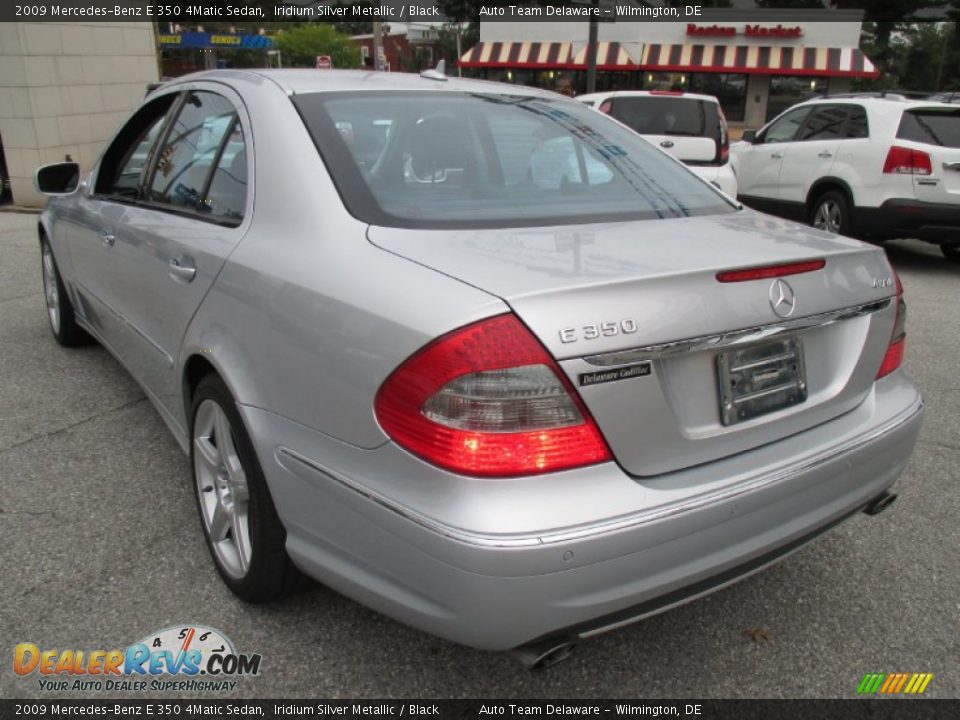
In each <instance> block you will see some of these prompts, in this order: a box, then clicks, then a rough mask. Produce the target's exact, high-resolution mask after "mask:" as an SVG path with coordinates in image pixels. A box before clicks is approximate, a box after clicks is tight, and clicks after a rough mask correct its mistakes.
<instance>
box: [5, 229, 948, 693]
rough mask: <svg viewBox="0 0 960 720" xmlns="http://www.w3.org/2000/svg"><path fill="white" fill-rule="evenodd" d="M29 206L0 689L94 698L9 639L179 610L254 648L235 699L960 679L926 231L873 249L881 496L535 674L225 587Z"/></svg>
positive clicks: (183, 492)
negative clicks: (906, 407) (250, 668)
mask: <svg viewBox="0 0 960 720" xmlns="http://www.w3.org/2000/svg"><path fill="white" fill-rule="evenodd" d="M36 222H37V218H36V216H35V215H24V214H13V213H0V408H2V412H0V488H2V492H0V548H2V550H0V578H2V580H0V637H2V638H3V643H2V647H0V652H2V653H3V654H4V655H5V657H3V658H0V661H2V662H0V668H2V670H0V697H4V698H27V697H54V696H58V697H86V696H90V697H96V695H93V694H90V693H62V694H57V693H50V692H44V691H41V690H40V689H39V687H38V683H37V675H36V674H33V675H31V676H29V677H25V678H21V677H18V676H17V675H15V674H14V673H13V671H12V659H13V658H12V655H13V648H14V645H16V644H17V643H23V642H33V643H36V644H37V645H38V646H40V647H41V648H43V649H45V648H50V649H67V648H72V649H84V650H88V649H89V650H95V649H102V650H109V649H114V648H124V647H126V646H127V645H129V644H131V643H133V642H137V641H138V640H140V639H142V638H144V637H145V636H147V635H149V634H151V633H154V632H155V631H158V630H160V629H163V628H167V627H170V626H174V625H181V624H184V625H187V624H200V625H205V626H209V627H213V628H217V629H219V630H221V631H223V633H224V634H225V635H226V636H227V637H229V638H230V639H231V640H232V641H233V642H234V644H235V646H236V647H237V649H238V650H239V651H241V652H245V653H260V654H261V655H262V656H263V663H262V666H261V669H260V674H259V675H258V676H256V677H251V678H246V679H243V680H241V681H240V682H239V683H238V685H237V688H236V689H235V690H234V691H233V693H232V695H234V696H238V697H260V698H281V697H290V698H307V697H311V698H312V697H317V698H327V697H329V698H360V697H371V698H375V697H376V698H379V697H411V698H412V697H422V698H428V697H431V698H432V697H439V698H444V697H491V698H493V697H500V698H510V699H520V698H544V699H551V698H561V697H568V698H570V697H614V698H616V697H646V698H678V697H690V698H720V697H742V698H751V697H837V698H853V697H856V688H857V685H858V684H859V683H860V680H861V679H862V678H863V676H864V674H865V673H868V672H881V673H888V672H889V673H892V672H908V673H913V672H918V673H919V672H928V673H933V674H934V678H933V680H932V681H931V683H930V685H929V686H928V688H927V691H926V695H927V696H930V697H941V698H942V697H960V674H958V672H957V667H958V662H960V622H958V618H960V523H958V517H960V492H958V490H960V485H958V481H960V470H958V466H960V313H958V312H957V308H958V307H960V266H958V265H951V264H950V263H948V262H946V261H945V260H944V259H943V258H942V256H941V255H940V253H939V251H938V250H937V249H936V248H934V247H932V246H929V245H925V244H922V243H918V242H913V241H898V242H895V243H891V244H890V245H889V246H888V248H887V249H888V253H889V255H890V258H891V260H892V262H893V264H894V266H895V267H896V268H897V270H898V272H899V273H900V276H901V278H902V280H903V285H904V288H905V291H906V298H907V303H908V308H909V310H908V313H909V314H908V317H909V321H908V325H907V338H908V349H907V361H906V370H907V372H908V373H909V374H910V375H911V376H912V378H913V379H914V381H915V382H916V384H917V385H918V387H919V388H920V390H921V391H922V392H923V394H924V396H925V399H926V402H927V415H926V420H925V424H924V427H923V432H922V435H921V439H920V443H919V445H918V447H917V450H916V453H915V454H914V456H913V460H912V462H911V463H910V466H909V468H908V470H907V472H906V474H905V475H904V476H903V477H902V478H901V480H900V481H899V484H898V485H897V487H896V488H895V490H896V492H898V493H899V495H900V498H899V500H898V501H897V502H896V503H895V504H894V505H893V507H892V508H891V509H890V510H888V511H887V512H885V513H883V514H881V515H879V516H877V517H875V518H869V517H867V516H864V515H857V516H855V517H854V518H853V519H852V520H850V521H849V522H847V523H844V524H843V525H841V526H840V527H839V528H837V529H835V530H833V531H832V532H830V533H828V534H827V535H826V536H824V537H822V538H821V539H820V540H818V541H817V542H815V543H814V544H812V545H810V546H808V547H806V548H804V549H803V550H801V551H800V552H799V553H797V554H795V555H793V556H792V557H790V558H788V559H787V560H785V561H784V562H782V563H780V564H779V565H777V566H775V567H774V568H772V569H770V570H767V571H765V572H763V573H760V574H758V575H755V576H753V577H751V578H749V579H747V580H745V581H743V582H741V583H739V584H736V585H734V586H732V587H730V588H727V589H724V590H722V591H720V592H717V593H715V594H713V595H711V596H709V597H707V598H704V599H701V600H698V601H696V602H693V603H691V604H688V605H686V606H683V607H681V608H678V609H675V610H672V611H670V612H668V613H665V614H663V615H659V616H657V617H654V618H650V619H648V620H646V621H643V622H641V623H637V624H634V625H632V626H630V627H626V628H623V629H620V630H618V631H615V632H612V633H609V634H606V635H603V636H600V637H597V638H593V639H591V640H588V641H586V642H583V643H581V644H580V646H579V649H578V651H577V652H576V653H575V654H574V656H573V657H572V658H571V659H570V660H568V661H566V662H565V663H562V664H561V665H558V666H556V667H554V668H551V669H549V670H547V671H545V672H540V673H530V672H527V671H525V670H523V669H522V668H520V666H519V665H517V664H515V663H514V661H512V660H511V659H509V658H508V657H506V656H504V655H498V654H492V653H485V652H480V651H475V650H471V649H469V648H464V647H459V646H456V645H452V644H450V643H447V642H445V641H443V640H439V639H437V638H433V637H430V636H428V635H425V634H423V633H420V632H418V631H416V630H412V629H409V628H407V627H404V626H402V625H400V624H398V623H396V622H394V621H392V620H389V619H387V618H385V617H383V616H380V615H378V614H376V613H374V612H372V611H370V610H368V609H366V608H364V607H363V606H361V605H358V604H356V603H354V602H352V601H351V600H348V599H346V598H344V597H342V596H340V595H338V594H336V593H334V592H332V591H329V590H327V589H325V588H323V587H321V586H319V585H315V584H314V585H311V586H310V587H308V588H307V589H306V590H305V591H303V592H301V593H299V594H297V595H296V596H294V597H293V598H291V599H289V600H286V601H284V602H281V603H278V604H273V605H269V606H250V605H246V604H244V603H242V602H240V601H239V600H237V599H236V598H235V597H234V596H233V595H231V593H230V592H229V591H228V590H227V589H226V587H225V586H224V585H223V584H222V583H221V582H220V580H219V578H218V577H217V576H216V574H215V571H214V568H213V564H212V562H211V560H210V558H209V555H208V553H207V550H206V547H205V545H204V543H203V540H202V537H201V531H200V526H199V522H198V519H197V514H196V510H195V507H194V500H193V496H192V490H191V487H190V471H189V467H188V462H187V460H186V458H185V457H184V455H183V454H182V453H181V451H180V449H179V447H178V446H177V445H176V443H175V442H174V440H173V438H172V437H171V435H170V434H169V433H168V431H167V429H166V427H165V426H164V424H163V422H162V421H161V420H160V418H159V416H158V415H157V414H156V412H154V410H153V408H152V407H151V405H150V403H149V402H148V401H147V400H146V399H145V398H144V395H143V393H142V392H141V390H140V388H139V387H138V386H137V384H136V383H135V382H134V381H133V380H132V379H131V378H130V376H129V375H128V374H127V373H126V372H125V371H124V370H123V369H122V368H121V367H120V366H119V365H118V364H117V363H116V362H115V361H114V360H113V358H112V357H111V356H110V355H109V354H108V353H107V352H106V351H105V350H103V349H102V348H100V347H99V346H91V347H87V348H82V349H79V350H67V349H63V348H60V347H59V346H57V345H56V343H55V342H54V340H53V338H52V336H51V334H50V330H49V327H48V325H47V318H46V315H45V312H44V303H43V294H42V290H41V279H40V254H39V249H38V245H37V242H36ZM146 695H148V696H149V695H153V696H158V695H160V696H163V697H177V696H180V694H178V693H146ZM184 695H185V696H191V695H190V694H189V693H186V694H184ZM103 696H104V697H125V696H126V697H131V698H134V697H142V696H143V695H139V694H138V695H132V694H131V695H127V694H125V693H123V692H113V693H104V694H103ZM228 696H229V694H228Z"/></svg>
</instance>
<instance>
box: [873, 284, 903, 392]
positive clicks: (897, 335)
mask: <svg viewBox="0 0 960 720" xmlns="http://www.w3.org/2000/svg"><path fill="white" fill-rule="evenodd" d="M893 276H894V278H896V281H897V319H896V321H894V324H893V334H892V335H891V336H890V344H889V345H888V346H887V353H886V355H884V356H883V363H881V365H880V370H879V371H878V372H877V380H879V379H880V378H882V377H885V376H887V375H889V374H890V373H892V372H893V371H894V370H896V369H897V368H898V367H900V364H901V363H902V362H903V353H904V351H905V350H906V349H907V304H906V302H904V300H903V285H902V284H901V283H900V276H899V275H897V273H896V271H894V273H893Z"/></svg>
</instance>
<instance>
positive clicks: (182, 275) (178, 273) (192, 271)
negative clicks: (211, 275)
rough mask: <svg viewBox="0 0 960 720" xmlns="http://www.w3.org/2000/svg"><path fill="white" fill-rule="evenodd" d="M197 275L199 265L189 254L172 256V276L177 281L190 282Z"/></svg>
mask: <svg viewBox="0 0 960 720" xmlns="http://www.w3.org/2000/svg"><path fill="white" fill-rule="evenodd" d="M196 276H197V266H196V265H195V264H194V262H193V258H192V257H190V256H188V255H177V256H176V257H172V258H170V277H171V278H173V279H174V280H175V281H177V282H182V283H188V282H190V281H191V280H193V279H194V278H195V277H196Z"/></svg>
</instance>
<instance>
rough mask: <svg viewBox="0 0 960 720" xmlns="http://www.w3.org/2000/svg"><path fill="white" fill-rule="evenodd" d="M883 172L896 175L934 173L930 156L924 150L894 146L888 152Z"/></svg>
mask: <svg viewBox="0 0 960 720" xmlns="http://www.w3.org/2000/svg"><path fill="white" fill-rule="evenodd" d="M883 172H884V173H892V174H894V175H929V174H930V173H932V172H933V166H932V165H931V164H930V156H929V155H928V154H927V153H925V152H923V151H922V150H911V149H910V148H905V147H899V146H897V145H894V146H893V147H891V148H890V150H889V152H887V159H886V160H885V161H884V163H883Z"/></svg>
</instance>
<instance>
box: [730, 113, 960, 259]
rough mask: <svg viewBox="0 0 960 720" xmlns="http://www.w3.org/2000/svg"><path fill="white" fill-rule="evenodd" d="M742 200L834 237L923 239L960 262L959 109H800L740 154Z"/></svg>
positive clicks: (750, 137) (757, 135)
mask: <svg viewBox="0 0 960 720" xmlns="http://www.w3.org/2000/svg"><path fill="white" fill-rule="evenodd" d="M731 164H732V166H733V168H734V171H735V172H736V174H737V181H738V183H739V197H740V199H741V200H742V201H743V202H745V203H746V204H748V205H750V206H751V207H754V208H757V209H760V210H764V211H766V212H770V213H773V214H775V215H780V216H782V217H787V218H793V219H796V220H801V221H806V222H809V223H810V224H811V225H813V226H814V227H817V228H820V229H822V230H826V231H828V232H832V233H841V234H843V235H850V236H855V237H863V238H867V239H871V240H877V241H882V240H886V239H889V238H898V237H917V238H920V239H921V240H927V241H929V242H932V243H936V244H938V245H939V246H940V248H941V250H942V251H943V254H944V256H945V257H946V258H947V259H949V260H952V261H954V262H960V107H957V106H956V105H950V104H947V103H937V102H929V101H912V100H904V99H897V98H894V97H890V96H886V97H850V98H841V97H826V98H822V99H819V100H812V101H810V102H805V103H800V104H799V105H795V106H794V107H792V108H790V109H789V110H787V111H786V112H784V113H782V114H781V115H779V116H778V117H776V118H775V119H774V120H772V121H771V122H770V123H768V124H767V125H766V126H765V127H764V128H763V129H761V130H760V131H759V132H753V131H750V130H748V131H745V132H744V134H743V142H740V143H735V144H734V146H733V148H732V160H731Z"/></svg>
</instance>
